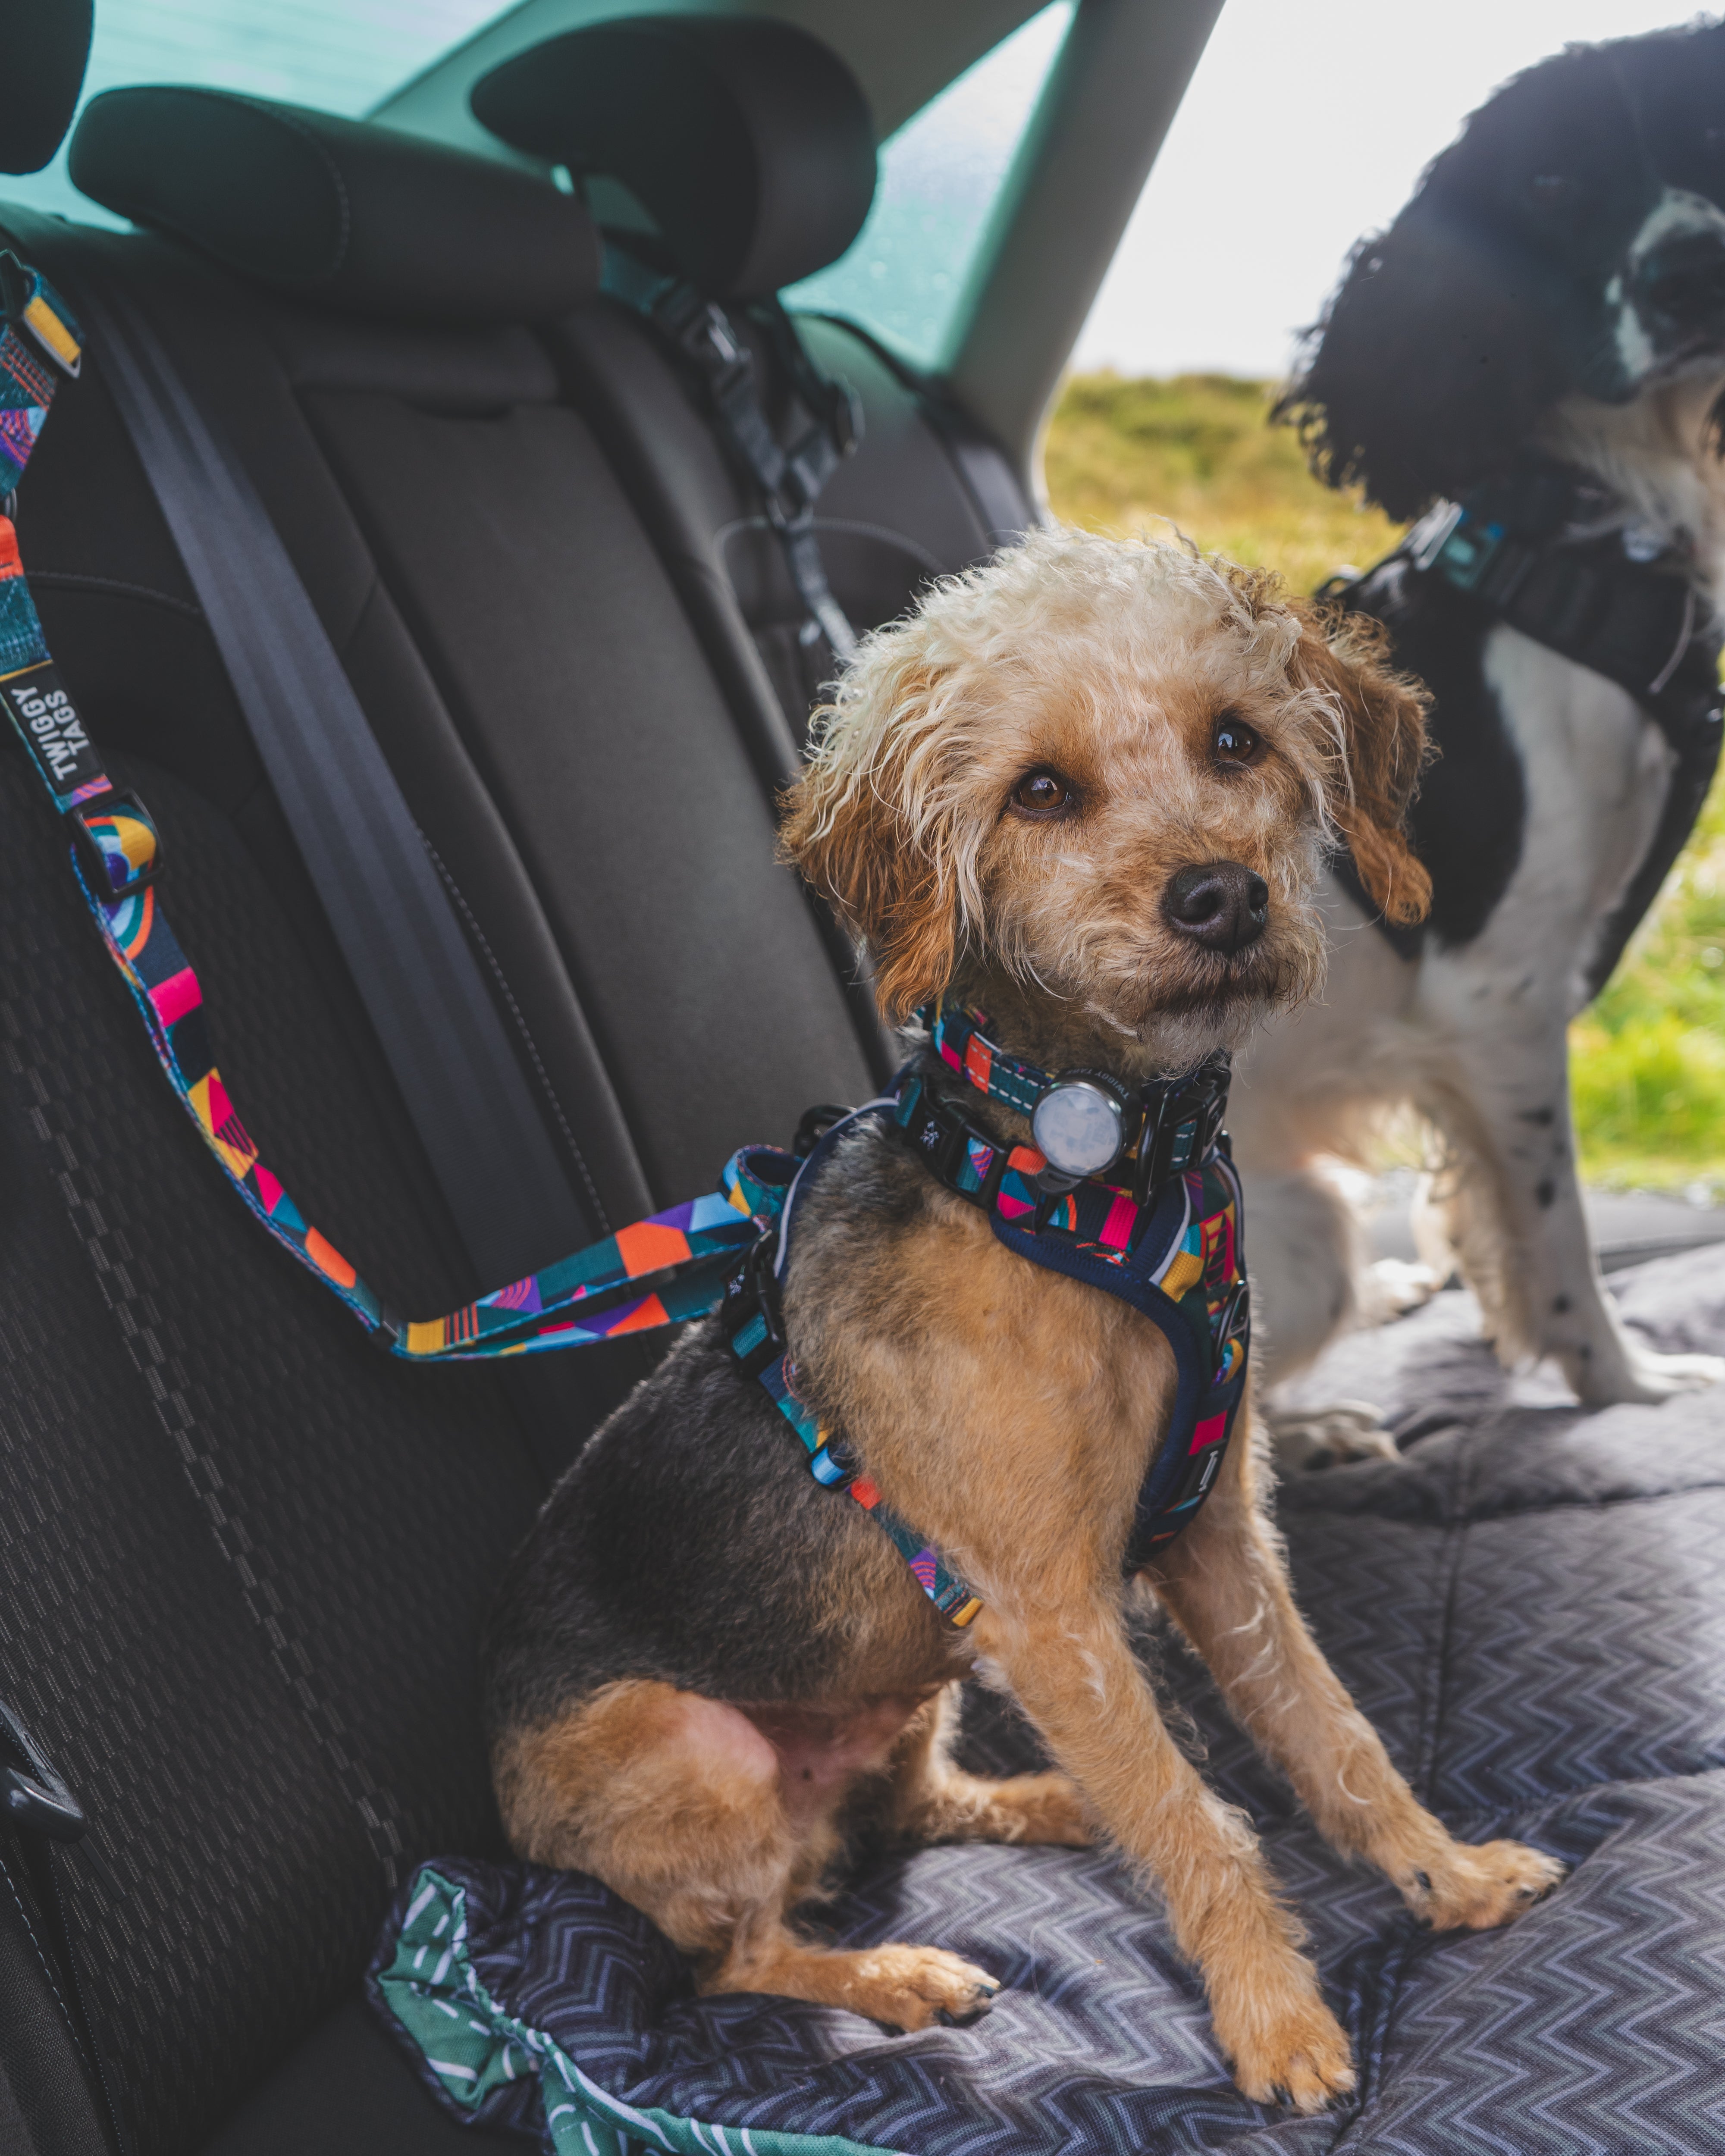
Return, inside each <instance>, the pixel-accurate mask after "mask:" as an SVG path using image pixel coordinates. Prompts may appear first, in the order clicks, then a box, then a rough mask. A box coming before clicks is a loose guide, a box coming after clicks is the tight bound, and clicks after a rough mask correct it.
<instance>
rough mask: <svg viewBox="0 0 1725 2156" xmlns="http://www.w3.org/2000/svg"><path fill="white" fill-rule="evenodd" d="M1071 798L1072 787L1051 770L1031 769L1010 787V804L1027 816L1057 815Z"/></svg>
mask: <svg viewBox="0 0 1725 2156" xmlns="http://www.w3.org/2000/svg"><path fill="white" fill-rule="evenodd" d="M1071 798H1072V789H1071V788H1070V786H1068V785H1067V783H1066V782H1065V779H1064V778H1060V777H1059V776H1058V775H1057V774H1056V773H1054V772H1052V771H1033V772H1032V773H1030V775H1029V778H1021V779H1020V780H1019V783H1018V784H1017V785H1016V786H1015V787H1014V788H1013V789H1012V805H1013V807H1014V808H1020V809H1022V810H1023V811H1024V814H1025V815H1027V816H1058V815H1059V814H1060V811H1061V809H1063V808H1065V806H1066V804H1067V803H1068V802H1069V801H1070V799H1071Z"/></svg>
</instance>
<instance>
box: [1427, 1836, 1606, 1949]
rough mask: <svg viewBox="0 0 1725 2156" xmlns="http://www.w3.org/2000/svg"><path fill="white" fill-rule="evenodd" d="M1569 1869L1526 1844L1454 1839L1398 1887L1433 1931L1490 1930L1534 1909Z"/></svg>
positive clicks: (1555, 1859)
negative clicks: (1445, 1849) (1475, 1842)
mask: <svg viewBox="0 0 1725 2156" xmlns="http://www.w3.org/2000/svg"><path fill="white" fill-rule="evenodd" d="M1566 1869H1567V1867H1566V1866H1563V1865H1562V1864H1560V1863H1559V1862H1558V1860H1557V1858H1556V1857H1554V1856H1546V1855H1545V1853H1544V1852H1543V1851H1542V1850H1538V1849H1529V1848H1528V1847H1527V1844H1526V1843H1525V1842H1520V1841H1488V1842H1485V1843H1482V1844H1481V1845H1477V1846H1476V1845H1472V1844H1471V1843H1468V1842H1462V1841H1455V1842H1451V1843H1450V1847H1449V1851H1448V1852H1447V1854H1446V1855H1445V1856H1442V1857H1440V1858H1439V1859H1438V1860H1437V1861H1435V1862H1434V1863H1431V1864H1429V1865H1428V1866H1426V1867H1425V1869H1424V1870H1422V1871H1415V1872H1414V1873H1413V1874H1412V1875H1411V1876H1409V1877H1408V1878H1406V1879H1403V1880H1398V1881H1397V1882H1396V1883H1397V1885H1398V1886H1399V1887H1400V1888H1401V1891H1402V1898H1403V1900H1404V1901H1405V1902H1406V1903H1407V1905H1408V1907H1409V1908H1410V1909H1411V1910H1412V1911H1413V1912H1414V1915H1415V1916H1416V1917H1422V1918H1424V1920H1425V1922H1427V1923H1428V1924H1430V1926H1431V1928H1432V1929H1433V1930H1434V1931H1437V1932H1454V1931H1461V1930H1466V1931H1470V1932H1488V1931H1490V1930H1491V1929H1492V1928H1494V1927H1495V1926H1497V1925H1498V1924H1507V1923H1508V1922H1510V1920H1511V1918H1512V1917H1519V1916H1520V1915H1521V1914H1522V1912H1523V1911H1524V1910H1527V1909H1530V1908H1531V1907H1532V1906H1533V1904H1534V1902H1537V1901H1538V1899H1539V1897H1540V1896H1541V1895H1542V1894H1546V1893H1549V1892H1550V1891H1551V1889H1552V1888H1553V1886H1556V1885H1557V1883H1558V1881H1559V1880H1560V1879H1561V1878H1562V1877H1563V1874H1564V1871H1565V1870H1566Z"/></svg>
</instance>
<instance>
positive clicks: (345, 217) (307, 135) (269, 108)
mask: <svg viewBox="0 0 1725 2156" xmlns="http://www.w3.org/2000/svg"><path fill="white" fill-rule="evenodd" d="M217 94H218V95H224V96H225V95H226V94H227V93H225V92H218V93H217ZM245 102H246V103H247V104H248V105H251V106H253V108H254V110H257V111H259V112H261V113H263V114H264V116H265V117H266V118H268V119H270V120H273V121H275V122H276V124H277V125H278V126H280V127H284V128H285V129H286V131H288V133H289V134H290V135H297V136H299V137H300V141H302V142H305V143H307V144H308V145H309V146H311V150H312V151H313V152H314V153H315V154H316V157H317V159H318V161H319V162H320V163H321V165H322V167H323V168H324V170H325V171H326V172H327V173H328V174H329V176H330V182H331V186H333V187H334V188H335V190H336V201H337V202H338V203H340V205H341V238H340V239H338V240H337V241H336V256H335V259H334V261H332V262H331V264H330V266H329V268H328V269H327V270H326V271H325V273H324V274H325V275H326V277H334V276H336V275H339V273H340V271H341V265H342V264H343V263H344V262H345V261H346V260H347V247H348V243H349V241H350V240H351V239H352V237H353V218H352V213H351V211H350V209H349V207H348V202H347V182H345V181H344V180H343V179H342V177H341V167H340V166H339V165H338V164H337V163H336V161H335V159H334V158H333V157H331V155H330V153H329V151H328V150H326V148H325V146H324V145H323V144H322V143H321V141H319V140H318V138H317V136H316V135H315V134H313V132H312V131H311V129H310V128H309V127H305V126H301V124H300V122H299V121H297V120H295V119H292V118H290V116H289V115H288V114H287V113H285V112H284V111H283V110H282V109H281V107H280V105H266V104H264V103H263V102H262V100H259V99H257V98H247V99H246V100H245Z"/></svg>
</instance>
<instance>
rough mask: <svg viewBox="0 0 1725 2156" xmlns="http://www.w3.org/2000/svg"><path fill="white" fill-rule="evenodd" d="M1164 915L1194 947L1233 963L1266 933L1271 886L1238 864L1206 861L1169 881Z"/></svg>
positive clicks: (1164, 898)
mask: <svg viewBox="0 0 1725 2156" xmlns="http://www.w3.org/2000/svg"><path fill="white" fill-rule="evenodd" d="M1162 910H1163V912H1164V913H1165V914H1166V915H1167V916H1168V919H1169V921H1171V922H1172V923H1173V926H1174V927H1176V928H1178V930H1179V931H1180V932H1181V933H1182V934H1183V935H1185V936H1189V937H1191V938H1192V940H1193V941H1194V942H1195V943H1202V944H1203V946H1204V948H1205V950H1207V951H1221V952H1225V953H1227V954H1228V955H1229V956H1230V957H1231V956H1232V955H1233V953H1234V952H1236V951H1244V950H1245V947H1246V946H1247V944H1248V943H1255V942H1257V940H1258V938H1259V937H1260V936H1261V935H1262V934H1263V933H1264V925H1265V923H1266V921H1268V920H1269V918H1270V886H1269V885H1268V884H1267V883H1266V882H1265V880H1264V879H1263V877H1262V876H1260V875H1254V874H1253V873H1252V871H1251V870H1250V869H1243V868H1242V867H1241V866H1240V863H1239V862H1238V861H1205V862H1204V865H1202V867H1199V868H1192V869H1182V870H1180V871H1179V873H1178V875H1172V876H1170V877H1169V878H1168V889H1167V890H1166V891H1164V892H1163V897H1162Z"/></svg>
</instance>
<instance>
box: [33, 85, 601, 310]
mask: <svg viewBox="0 0 1725 2156" xmlns="http://www.w3.org/2000/svg"><path fill="white" fill-rule="evenodd" d="M70 164H71V173H72V179H73V182H74V185H75V186H77V187H80V188H81V189H82V190H83V192H84V193H85V194H87V195H89V196H90V198H91V199H92V200H93V201H95V202H99V203H101V204H102V206H103V208H105V209H111V210H115V211H116V212H117V213H119V214H120V215H121V217H126V218H131V220H132V222H133V223H135V224H143V225H148V226H151V228H154V229H155V230H157V231H159V232H163V233H166V234H169V235H170V236H171V237H172V238H173V239H182V240H185V241H187V242H189V243H190V244H191V245H193V247H197V248H199V249H202V250H203V253H204V254H209V255H213V257H214V259H216V260H217V261H218V262H219V263H221V264H223V266H224V267H226V268H227V269H235V270H238V271H239V273H240V274H241V275H244V276H247V277H254V278H256V279H258V280H259V282H261V283H263V284H265V285H275V287H277V288H278V289H279V290H282V291H285V292H290V293H293V294H295V295H296V296H298V297H300V298H301V299H305V300H311V301H313V302H315V303H316V304H317V305H322V306H326V307H331V308H334V309H336V310H337V311H340V312H341V313H344V314H354V315H370V316H383V317H386V318H388V319H393V320H396V321H419V322H449V323H454V322H536V321H544V320H546V319H547V317H549V316H553V315H557V314H561V313H562V311H564V310H565V309H566V308H568V307H571V306H573V305H576V304H577V303H578V302H579V301H580V300H584V299H588V298H590V297H591V296H592V295H593V292H594V291H595V290H597V288H598V275H599V244H598V234H597V232H596V231H595V229H594V228H593V221H592V219H591V218H589V217H588V214H587V212H586V211H585V209H584V208H583V207H582V205H581V204H580V203H578V202H577V201H575V200H574V199H573V198H572V197H571V196H568V195H565V194H560V193H558V192H557V189H556V188H555V187H552V185H551V184H550V182H548V181H546V180H542V179H540V178H538V177H536V176H535V175H534V174H532V173H531V172H519V171H517V170H516V169H515V168H514V167H511V166H508V165H502V164H495V163H493V162H491V161H490V159H489V158H485V157H472V156H470V155H469V154H468V153H467V152H466V151H461V150H449V149H445V148H444V147H443V146H442V145H440V144H439V143H435V142H427V141H422V140H421V139H420V138H419V137H418V136H412V135H403V134H401V133H399V132H398V131H397V130H395V129H393V128H389V127H378V126H368V125H367V124H366V123H365V122H364V121H352V120H336V119H333V118H331V115H329V114H328V113H326V112H311V111H307V110H305V109H304V108H303V107H301V106H300V105H272V104H269V103H267V102H266V101H265V100H263V99H262V98H256V97H236V96H232V95H228V94H227V93H226V92H224V91H221V90H182V89H171V90H170V89H164V90H110V91H108V93H107V94H106V95H105V96H102V97H98V98H94V99H92V100H91V101H90V104H89V105H87V106H86V107H85V112H84V117H83V118H82V119H81V120H80V121H79V123H78V129H77V132H76V133H75V134H74V136H73V137H72V151H71V159H70Z"/></svg>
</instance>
